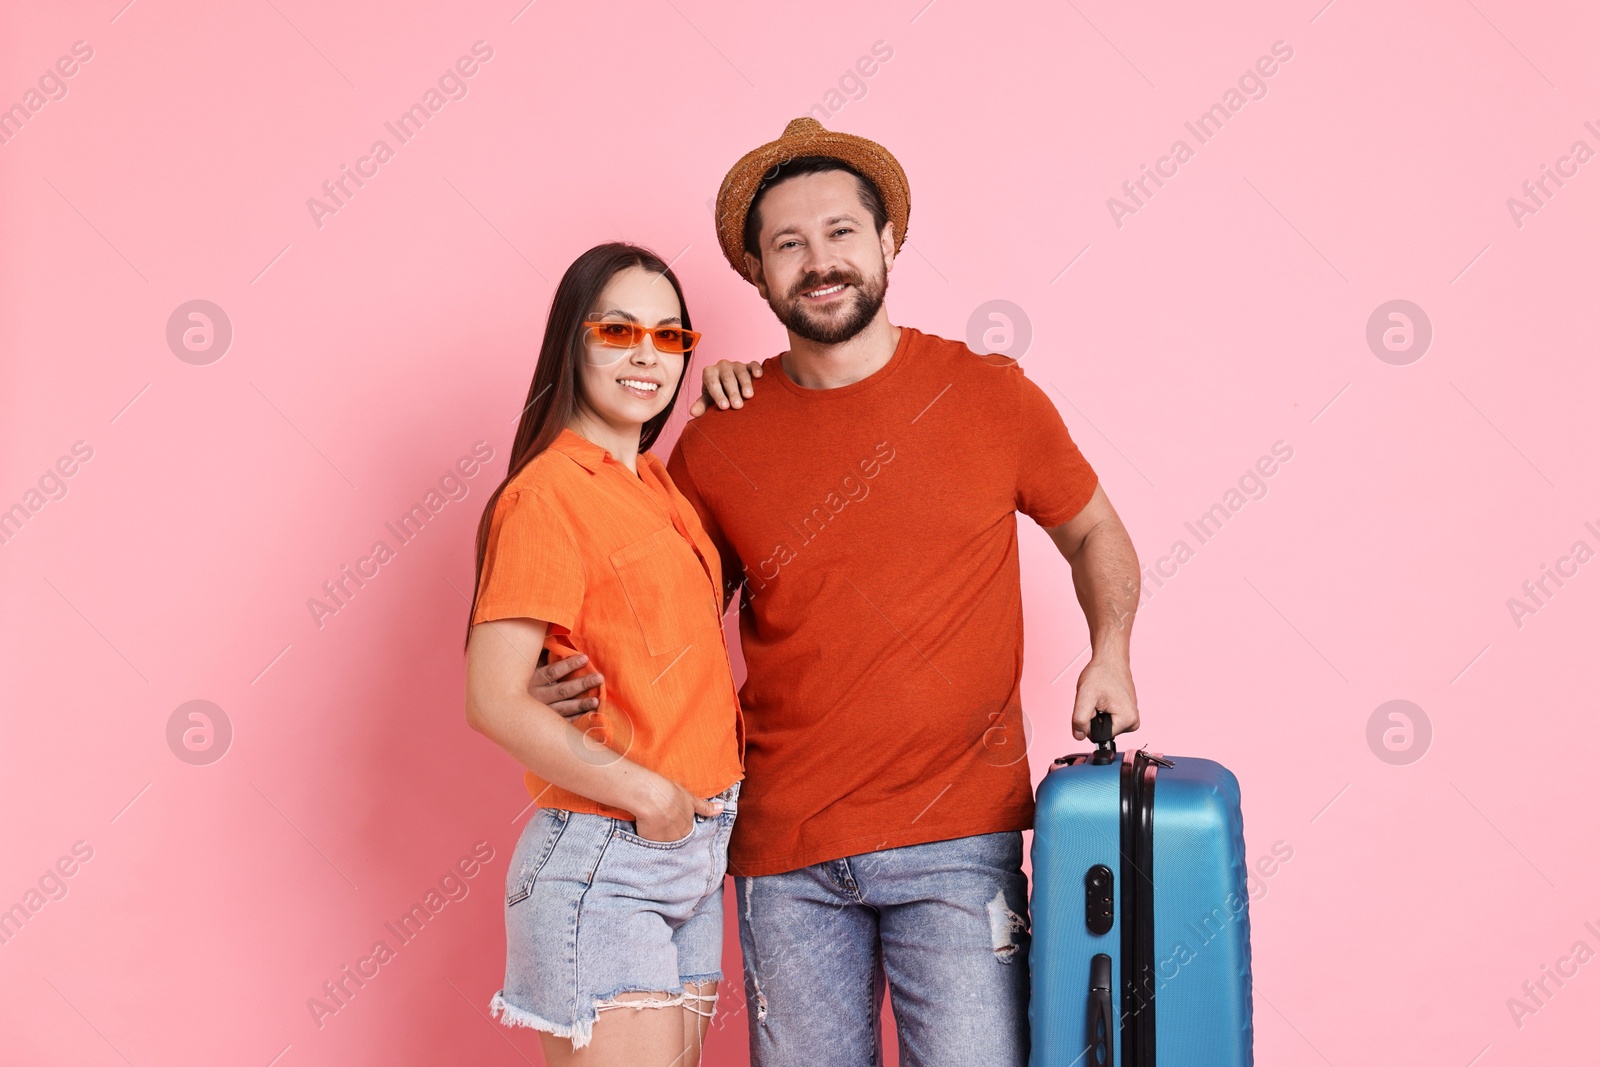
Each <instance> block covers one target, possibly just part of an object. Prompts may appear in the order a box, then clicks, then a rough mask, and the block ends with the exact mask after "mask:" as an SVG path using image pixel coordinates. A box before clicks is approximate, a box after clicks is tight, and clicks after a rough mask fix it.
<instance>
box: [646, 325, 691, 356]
mask: <svg viewBox="0 0 1600 1067" xmlns="http://www.w3.org/2000/svg"><path fill="white" fill-rule="evenodd" d="M651 339H652V340H653V341H655V343H656V348H658V349H659V350H661V351H662V352H672V353H674V354H681V353H682V352H683V349H684V342H685V340H686V338H685V337H684V335H683V331H682V330H680V329H678V328H677V327H675V326H662V327H660V328H659V329H657V330H656V331H654V334H653V336H652V338H651Z"/></svg>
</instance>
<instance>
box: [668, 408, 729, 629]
mask: <svg viewBox="0 0 1600 1067" xmlns="http://www.w3.org/2000/svg"><path fill="white" fill-rule="evenodd" d="M693 432H695V431H694V424H693V423H690V424H689V425H688V426H685V427H684V430H683V435H682V436H680V437H679V438H678V440H677V443H676V444H674V445H673V446H672V455H671V456H669V457H667V473H668V474H670V475H672V484H673V485H675V486H677V488H678V492H680V493H682V494H683V497H684V499H685V500H687V501H688V502H689V503H690V505H692V506H693V507H694V513H695V514H696V515H698V516H700V525H701V526H703V527H705V531H706V534H707V536H709V537H710V538H711V543H712V544H714V545H716V546H717V552H718V554H719V555H721V557H722V594H723V596H722V602H723V603H724V604H726V603H727V602H728V598H729V597H731V596H733V594H734V592H735V591H737V590H738V588H739V586H740V585H742V584H744V568H743V566H742V565H741V564H740V563H739V555H738V553H736V552H735V551H734V550H733V547H732V546H731V545H729V544H728V539H727V537H726V536H724V535H723V532H722V526H721V524H720V523H718V522H717V516H716V514H715V513H714V512H712V510H711V508H710V506H709V505H707V504H706V501H705V497H703V496H701V494H700V487H699V486H698V485H696V484H695V480H694V474H693V473H692V472H691V471H690V469H689V457H688V456H687V455H685V454H684V450H683V438H684V436H687V435H688V434H690V433H693Z"/></svg>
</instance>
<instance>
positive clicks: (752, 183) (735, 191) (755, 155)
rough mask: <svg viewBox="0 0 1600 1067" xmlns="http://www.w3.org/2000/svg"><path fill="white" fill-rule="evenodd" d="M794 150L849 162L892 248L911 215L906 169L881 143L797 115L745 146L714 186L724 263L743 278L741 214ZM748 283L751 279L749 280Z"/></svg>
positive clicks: (896, 247) (902, 237)
mask: <svg viewBox="0 0 1600 1067" xmlns="http://www.w3.org/2000/svg"><path fill="white" fill-rule="evenodd" d="M798 156H828V157H829V158H832V159H840V160H843V161H844V162H846V163H848V164H850V165H851V166H852V167H854V168H856V170H859V171H860V172H861V173H862V174H864V175H866V176H867V179H868V180H869V181H871V182H872V184H874V185H876V186H877V187H878V193H879V195H880V196H882V197H883V206H884V207H885V208H886V209H887V210H888V212H889V221H891V222H893V223H894V250H895V251H896V252H899V251H900V242H902V241H904V240H905V239H906V220H907V219H908V218H909V217H910V215H911V188H910V186H909V185H908V184H907V183H906V172H905V171H903V170H901V169H900V164H899V163H898V162H897V161H896V160H895V158H894V156H892V155H890V154H889V150H888V149H886V148H884V147H883V146H882V145H880V144H877V143H875V142H873V141H869V140H867V139H866V138H865V137H857V136H855V135H854V134H849V133H833V132H831V131H829V130H826V129H824V128H823V126H822V123H820V122H818V121H817V120H816V119H813V118H798V119H795V120H794V121H793V122H791V123H789V125H787V126H785V127H784V128H783V136H782V137H780V138H778V139H777V140H776V141H769V142H768V143H766V144H764V145H762V146H761V147H760V148H757V149H756V150H755V151H753V152H747V153H745V155H744V158H742V159H740V160H739V162H737V163H735V164H734V165H733V169H732V170H730V171H728V174H727V176H726V177H724V178H723V179H722V188H721V189H720V190H718V191H717V239H718V240H719V241H721V242H722V254H723V255H724V256H726V257H728V264H729V266H731V267H733V269H734V270H735V271H737V272H738V273H739V276H740V277H741V278H743V279H744V280H745V281H752V279H751V278H750V276H749V275H748V274H747V273H745V263H744V220H745V216H746V215H748V214H749V213H750V201H751V200H753V199H755V195H756V190H757V189H758V188H759V187H760V186H761V181H762V179H763V178H765V177H766V176H767V173H768V172H769V171H771V170H772V168H773V167H775V166H777V165H778V164H780V163H787V162H788V161H789V160H791V159H794V158H796V157H798ZM752 284H753V282H752Z"/></svg>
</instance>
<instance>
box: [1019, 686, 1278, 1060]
mask: <svg viewBox="0 0 1600 1067" xmlns="http://www.w3.org/2000/svg"><path fill="white" fill-rule="evenodd" d="M1090 738H1091V740H1093V741H1094V742H1095V743H1096V750H1095V751H1094V752H1083V753H1078V754H1076V755H1071V756H1063V757H1061V758H1060V759H1058V760H1056V761H1055V765H1054V766H1053V767H1052V768H1051V770H1050V772H1049V773H1048V774H1046V775H1045V778H1044V781H1043V782H1041V783H1039V795H1038V800H1037V807H1036V810H1035V813H1034V831H1033V897H1032V901H1031V909H1032V913H1033V944H1032V947H1031V948H1030V950H1029V956H1030V959H1029V965H1030V967H1031V971H1032V979H1033V988H1032V995H1031V1000H1030V1002H1029V1005H1028V1020H1029V1023H1030V1025H1031V1027H1032V1055H1031V1058H1030V1061H1029V1062H1030V1067H1158V1065H1159V1067H1249V1065H1250V1064H1252V1063H1253V1054H1252V1040H1251V1038H1252V1033H1251V998H1250V912H1249V891H1248V889H1247V888H1246V884H1245V877H1246V868H1245V855H1244V822H1243V819H1242V817H1241V816H1240V813H1239V782H1238V780H1237V779H1235V778H1234V776H1233V774H1232V773H1231V772H1230V771H1229V770H1228V769H1227V768H1226V767H1223V766H1222V765H1221V764H1218V763H1214V762H1212V761H1211V760H1205V759H1195V758H1193V757H1189V756H1162V755H1152V754H1149V753H1146V752H1144V751H1143V750H1141V751H1138V752H1118V751H1117V750H1116V743H1115V742H1114V741H1113V740H1112V739H1111V719H1110V716H1108V715H1106V714H1104V713H1101V714H1100V715H1097V716H1095V720H1094V722H1093V723H1092V724H1091V726H1090Z"/></svg>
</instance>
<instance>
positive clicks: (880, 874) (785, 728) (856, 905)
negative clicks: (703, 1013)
mask: <svg viewBox="0 0 1600 1067" xmlns="http://www.w3.org/2000/svg"><path fill="white" fill-rule="evenodd" d="M909 210H910V197H909V191H908V188H907V183H906V178H905V174H904V172H903V171H902V170H901V168H900V166H899V164H898V163H897V162H896V161H895V159H894V157H893V156H892V155H890V154H889V153H888V152H887V151H886V150H884V149H883V148H882V147H881V146H879V145H876V144H874V143H873V142H871V141H867V140H865V139H863V138H859V137H854V136H850V135H847V134H840V133H834V132H829V131H827V130H825V129H823V128H822V126H821V125H820V124H818V123H817V122H816V121H814V120H812V119H809V118H801V119H796V120H795V121H793V122H791V123H790V124H789V126H788V128H787V129H785V131H784V134H783V136H782V137H781V138H780V139H779V140H777V141H774V142H772V143H770V144H767V145H763V146H762V147H761V148H758V149H756V150H755V151H753V152H751V153H749V154H748V155H746V156H745V157H744V158H743V159H741V160H740V161H739V162H738V163H737V164H735V165H734V167H733V169H732V170H731V171H729V173H728V175H727V177H726V178H725V179H724V181H723V183H722V188H721V192H720V193H719V195H718V197H717V216H716V217H717V227H718V233H719V237H720V239H721V243H722V248H723V252H724V254H725V255H726V256H727V258H728V262H729V263H730V264H731V265H732V266H733V268H734V269H735V270H736V271H738V272H739V273H740V274H741V275H742V276H743V277H744V278H745V279H746V280H748V281H750V282H751V283H752V284H754V285H755V287H756V289H757V290H758V291H759V292H760V294H761V296H762V297H763V298H765V299H766V301H767V302H768V304H769V305H770V306H771V308H772V310H773V312H774V314H776V315H777V317H778V319H779V320H780V321H781V322H782V323H783V324H784V325H785V326H786V327H787V328H788V332H789V349H788V351H786V352H784V353H782V354H780V355H779V356H776V357H774V358H772V359H769V360H767V361H766V362H765V364H764V365H762V366H761V367H759V368H758V369H757V370H756V371H755V373H756V374H757V375H759V376H761V377H762V379H763V380H762V382H761V384H760V386H759V388H756V389H751V388H750V376H751V372H750V371H749V370H747V369H746V368H745V367H744V366H743V365H733V364H721V365H719V366H718V367H716V368H712V369H710V370H709V371H708V372H707V374H706V380H707V393H708V395H709V396H710V397H711V398H712V399H713V400H714V401H716V402H717V403H718V408H719V409H718V410H714V411H711V412H709V413H707V414H705V415H703V416H702V417H699V418H697V419H695V420H694V421H692V422H691V423H690V424H689V425H688V427H687V428H686V429H685V430H684V433H683V435H682V437H681V438H680V439H679V442H678V446H677V448H676V449H675V450H674V451H673V454H672V457H671V461H670V463H669V470H670V471H671V473H672V476H673V478H674V480H675V481H676V483H677V485H678V487H679V489H680V490H681V491H682V492H683V493H684V495H685V496H686V497H687V498H688V499H689V500H690V501H691V502H692V503H693V504H694V506H695V508H696V509H697V511H698V512H699V514H700V517H701V520H702V521H703V522H704V524H705V527H706V530H707V531H708V532H709V533H710V534H711V536H712V538H713V540H715V541H716V542H717V544H718V547H719V550H720V551H722V552H723V554H724V569H723V572H724V574H726V575H730V576H731V577H732V579H733V580H734V582H735V583H737V582H740V581H742V583H743V585H744V605H743V608H742V611H741V615H740V631H741V637H742V642H743V648H744V655H745V660H746V665H747V667H748V672H749V680H748V681H747V682H746V683H745V686H744V688H743V690H742V691H741V693H740V697H741V701H742V704H743V707H744V711H745V716H746V780H745V789H744V791H743V793H742V795H741V798H740V801H741V810H740V812H739V818H738V821H737V822H736V824H735V828H734V832H733V840H732V844H731V851H730V862H729V868H730V871H731V872H732V873H733V874H734V876H735V885H736V889H737V902H738V914H739V931H740V941H741V945H742V947H743V950H744V959H745V987H746V992H747V995H748V1007H749V1014H750V1034H751V1036H750V1045H751V1060H752V1063H754V1064H756V1065H757V1067H791V1065H805V1067H814V1065H816V1064H830V1065H832V1064H838V1065H846V1067H856V1065H865V1064H871V1063H878V1062H881V1055H880V1051H879V1046H880V1033H879V1027H878V1020H879V1018H880V1012H881V1003H882V996H883V991H884V982H885V979H886V980H887V985H888V988H889V991H890V993H891V1003H892V1005H893V1007H894V1011H895V1019H896V1023H897V1028H898V1030H899V1033H900V1041H901V1062H902V1063H904V1064H906V1065H908V1067H911V1065H923V1067H935V1065H939V1067H945V1065H948V1067H970V1065H973V1064H1000V1065H1017V1067H1021V1065H1023V1064H1025V1063H1026V1062H1027V1058H1028V1030H1027V1009H1028V959H1027V948H1028V923H1027V911H1028V909H1027V881H1026V879H1025V877H1024V875H1023V874H1022V870H1021V862H1022V834H1021V831H1022V830H1024V829H1026V828H1028V827H1030V826H1031V825H1032V817H1033V794H1032V788H1031V781H1030V777H1029V770H1028V761H1027V758H1026V751H1025V741H1024V738H1023V724H1022V711H1021V704H1020V698H1019V692H1020V686H1021V679H1022V599H1021V585H1020V577H1019V568H1018V561H1017V527H1016V512H1017V511H1022V512H1023V513H1025V514H1027V515H1028V516H1030V517H1031V518H1032V519H1033V520H1034V521H1036V522H1038V523H1039V524H1040V525H1041V526H1044V527H1045V528H1046V529H1047V532H1048V533H1049V534H1050V537H1051V538H1052V540H1054V542H1055V543H1056V545H1057V546H1058V547H1059V548H1060V550H1061V553H1062V555H1063V556H1064V557H1065V558H1066V559H1067V561H1068V562H1069V563H1070V564H1071V568H1072V578H1073V584H1074V587H1075V589H1076V591H1077V596H1078V600H1079V602H1080V604H1081V605H1082V608H1083V611H1084V614H1085V617H1086V618H1087V621H1088V624H1089V631H1090V636H1091V641H1092V654H1091V656H1090V659H1089V663H1088V665H1087V666H1086V667H1085V668H1084V670H1083V672H1082V674H1081V675H1080V676H1079V679H1078V691H1077V699H1076V703H1075V706H1074V708H1073V712H1072V728H1073V735H1074V736H1075V737H1079V738H1082V737H1084V736H1086V734H1087V729H1088V724H1089V719H1090V717H1091V716H1092V715H1093V714H1094V713H1095V711H1096V710H1103V711H1108V712H1110V713H1111V715H1112V719H1113V726H1114V729H1115V730H1116V731H1117V732H1124V731H1127V730H1132V729H1134V728H1136V727H1137V726H1138V722H1139V718H1138V710H1137V706H1136V702H1135V696H1134V687H1133V680H1132V674H1131V671H1130V669H1129V663H1128V646H1129V634H1130V630H1131V626H1132V620H1133V615H1134V611H1135V608H1136V607H1137V604H1138V594H1139V587H1138V574H1139V567H1138V562H1137V559H1136V557H1135V555H1134V551H1133V546H1132V544H1131V542H1130V541H1129V539H1128V536H1127V532H1126V531H1125V530H1124V529H1123V526H1122V524H1121V522H1120V521H1119V520H1118V518H1117V515H1116V512H1115V511H1114V510H1113V509H1112V507H1111V504H1110V502H1109V501H1108V500H1107V499H1106V496H1105V493H1104V492H1103V491H1102V490H1101V488H1100V487H1099V484H1098V480H1097V478H1096V476H1095V474H1094V471H1093V470H1092V469H1091V467H1090V466H1089V464H1088V463H1087V462H1086V461H1085V460H1084V458H1083V456H1082V455H1081V454H1080V453H1079V451H1078V449H1077V447H1076V446H1075V445H1074V444H1073V441H1072V438H1071V437H1070V436H1069V434H1068V432H1067V428H1066V427H1065V425H1063V423H1062V421H1061V417H1060V415H1059V413H1058V412H1057V411H1056V409H1055V407H1054V405H1053V404H1052V403H1051V402H1050V400H1049V399H1048V398H1047V397H1046V396H1045V394H1044V393H1043V392H1042V391H1041V390H1040V389H1039V388H1038V387H1037V386H1036V385H1034V384H1033V383H1031V382H1029V381H1028V380H1027V378H1025V377H1024V376H1023V374H1022V371H1021V370H1020V369H1019V368H1018V367H1017V365H1016V363H1015V361H1013V360H1009V359H1005V358H1001V357H997V356H979V355H977V354H974V353H973V352H971V351H970V350H969V349H967V348H966V346H965V345H963V344H960V343H959V342H953V341H947V340H944V339H942V338H938V337H935V336H933V335H931V334H927V333H922V332H920V331H917V330H914V329H912V328H911V327H902V326H895V325H892V324H891V323H890V322H889V319H888V315H887V312H886V311H885V309H884V306H883V299H884V292H885V289H886V287H887V282H888V273H889V271H890V270H891V269H892V267H893V265H894V258H895V253H896V252H897V251H898V249H899V247H900V243H901V241H902V240H904V237H905V230H906V221H907V217H908V215H909ZM729 393H732V394H733V395H732V396H731V397H730V396H729V395H728V394H729ZM745 397H748V398H749V399H745ZM730 406H731V408H738V407H743V408H745V409H747V410H742V411H735V410H731V409H730ZM697 409H698V410H703V406H702V405H697ZM698 410H697V413H698Z"/></svg>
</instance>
